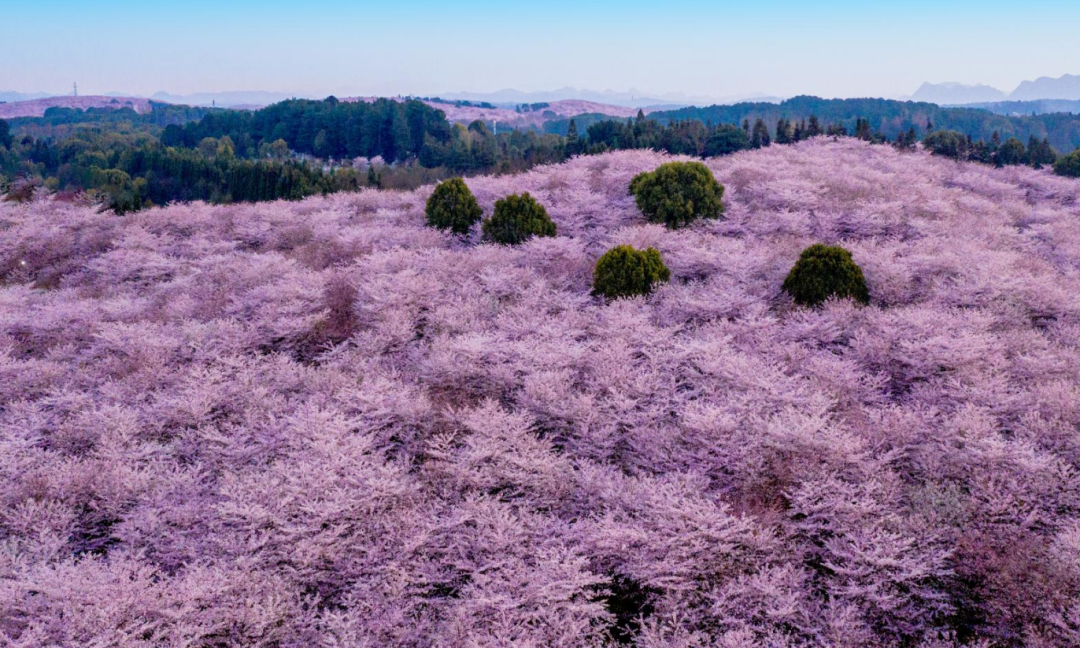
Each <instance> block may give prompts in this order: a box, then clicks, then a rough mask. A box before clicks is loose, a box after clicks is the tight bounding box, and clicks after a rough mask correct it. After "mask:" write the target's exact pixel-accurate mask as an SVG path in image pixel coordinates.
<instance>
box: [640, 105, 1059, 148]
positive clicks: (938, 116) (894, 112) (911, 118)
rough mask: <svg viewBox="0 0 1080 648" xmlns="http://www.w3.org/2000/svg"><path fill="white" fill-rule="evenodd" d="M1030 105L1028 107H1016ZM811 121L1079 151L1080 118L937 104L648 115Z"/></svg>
mask: <svg viewBox="0 0 1080 648" xmlns="http://www.w3.org/2000/svg"><path fill="white" fill-rule="evenodd" d="M1018 103H1029V102H1018ZM810 115H816V116H817V117H818V119H820V120H821V121H822V122H825V123H830V124H832V123H838V124H843V125H844V126H845V127H846V128H847V129H848V130H849V131H853V130H854V127H855V123H856V121H857V120H859V119H867V120H869V121H870V128H871V130H874V131H877V132H880V133H881V134H882V135H884V136H885V137H887V138H889V139H893V140H894V139H896V137H897V136H899V135H900V134H901V133H906V132H907V131H908V130H909V129H911V128H914V129H915V133H916V135H917V136H918V137H920V138H922V137H924V136H925V135H926V127H927V125H928V124H931V125H932V126H933V128H935V129H939V130H953V131H957V132H960V133H963V134H964V135H967V136H970V137H971V138H972V139H974V140H976V141H978V140H984V141H989V140H990V138H991V137H993V135H994V133H995V132H996V133H998V135H999V136H1000V137H1002V138H1004V139H1007V138H1009V137H1015V138H1017V139H1019V140H1022V141H1028V140H1029V139H1030V138H1031V137H1035V138H1036V139H1039V140H1041V139H1043V138H1046V139H1049V140H1050V144H1051V145H1052V146H1053V147H1054V148H1055V149H1057V150H1058V151H1061V152H1065V153H1067V152H1070V151H1073V150H1075V149H1077V148H1080V115H1075V114H1071V113H1052V114H1042V115H1022V116H1006V115H999V114H995V113H992V112H990V111H987V110H982V109H979V108H953V107H949V108H943V107H941V106H938V105H936V104H931V103H920V102H914V101H893V100H889V99H819V98H817V97H795V98H793V99H788V100H787V101H784V102H781V103H779V104H771V103H740V104H733V105H730V106H709V107H707V108H681V109H679V110H670V111H665V112H656V113H651V114H650V115H649V119H654V120H656V121H658V122H660V123H662V124H667V123H670V122H673V121H683V120H687V119H693V120H697V121H702V122H706V123H708V122H712V123H714V124H725V123H727V124H735V123H742V122H743V121H745V120H747V119H749V120H750V121H751V122H752V121H754V120H756V119H758V118H760V119H762V120H764V121H765V123H767V124H770V125H771V124H775V123H777V121H778V120H780V119H786V120H789V121H797V120H802V119H807V118H809V117H810Z"/></svg>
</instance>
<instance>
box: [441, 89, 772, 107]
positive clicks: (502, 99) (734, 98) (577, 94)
mask: <svg viewBox="0 0 1080 648" xmlns="http://www.w3.org/2000/svg"><path fill="white" fill-rule="evenodd" d="M438 96H439V97H440V98H441V99H460V100H464V101H486V102H487V103H491V104H495V105H498V106H515V105H518V104H529V103H539V102H551V101H567V100H581V101H591V102H594V103H600V104H607V105H611V106H623V107H626V108H660V107H664V108H674V107H682V106H707V105H712V104H731V103H738V102H740V101H765V102H771V103H775V102H779V101H781V98H780V97H774V96H772V95H766V94H762V93H752V94H745V95H731V96H726V97H709V96H700V95H699V96H693V95H686V94H682V93H678V92H674V93H667V94H662V95H650V94H648V93H643V92H641V91H639V90H633V89H631V90H627V91H625V92H620V91H617V90H601V91H597V90H581V89H578V88H559V89H558V90H541V91H536V92H525V91H522V90H514V89H512V88H507V89H504V90H498V91H496V92H445V93H442V94H440V95H438Z"/></svg>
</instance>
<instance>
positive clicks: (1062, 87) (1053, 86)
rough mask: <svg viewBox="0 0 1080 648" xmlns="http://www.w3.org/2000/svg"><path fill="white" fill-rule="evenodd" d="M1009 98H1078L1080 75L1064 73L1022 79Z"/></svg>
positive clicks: (1026, 99)
mask: <svg viewBox="0 0 1080 648" xmlns="http://www.w3.org/2000/svg"><path fill="white" fill-rule="evenodd" d="M1009 98H1010V99H1013V100H1016V101H1031V100H1035V99H1073V100H1076V99H1080V75H1075V74H1065V75H1062V76H1060V77H1058V78H1056V79H1053V78H1050V77H1039V78H1038V79H1035V80H1034V81H1024V82H1023V83H1021V84H1020V85H1019V86H1017V87H1016V90H1013V92H1012V94H1011V95H1010V96H1009Z"/></svg>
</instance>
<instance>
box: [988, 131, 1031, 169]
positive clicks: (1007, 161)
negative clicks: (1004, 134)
mask: <svg viewBox="0 0 1080 648" xmlns="http://www.w3.org/2000/svg"><path fill="white" fill-rule="evenodd" d="M1024 154H1025V149H1024V143H1023V142H1021V141H1020V140H1018V139H1016V138H1015V137H1010V138H1009V139H1007V140H1005V143H1004V144H1002V145H1001V148H1000V149H998V152H997V156H996V158H995V163H996V164H997V165H998V166H1011V165H1014V164H1023V163H1024Z"/></svg>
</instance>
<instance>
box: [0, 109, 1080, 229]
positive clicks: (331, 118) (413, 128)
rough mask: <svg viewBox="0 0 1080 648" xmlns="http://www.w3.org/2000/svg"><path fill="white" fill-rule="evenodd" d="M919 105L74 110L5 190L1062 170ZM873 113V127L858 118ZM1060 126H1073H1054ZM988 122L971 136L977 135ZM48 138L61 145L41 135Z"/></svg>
mask: <svg viewBox="0 0 1080 648" xmlns="http://www.w3.org/2000/svg"><path fill="white" fill-rule="evenodd" d="M896 106H904V107H906V108H905V110H908V111H909V112H907V113H904V115H903V116H897V115H895V114H893V115H892V117H888V118H886V117H885V113H884V112H882V111H885V110H886V109H887V108H888V109H892V108H895V107H896ZM920 106H922V107H925V110H927V111H928V112H927V113H926V114H930V115H940V114H946V113H944V112H942V111H943V110H945V109H940V108H938V107H937V106H932V105H931V104H913V103H910V102H887V101H881V100H844V101H839V102H836V101H826V100H820V99H814V98H806V97H803V98H799V99H796V100H791V101H788V102H784V103H783V104H779V105H774V104H740V105H737V106H713V107H710V108H701V109H684V110H681V111H672V112H669V113H654V114H653V115H650V116H649V117H648V118H646V117H645V115H644V113H643V112H641V111H639V112H638V115H637V117H636V118H631V119H628V120H625V121H623V120H615V119H611V118H609V117H605V118H603V119H595V118H594V116H591V115H585V116H581V117H580V119H581V120H582V126H580V127H579V124H578V122H577V119H578V118H575V119H571V120H569V121H567V122H566V124H565V125H566V130H565V134H564V135H559V134H555V133H541V132H538V131H535V130H508V131H503V132H500V133H498V134H495V133H493V132H492V131H491V130H490V129H489V128H488V127H487V125H486V124H484V123H483V122H481V121H474V122H472V123H471V124H469V125H468V126H465V125H463V124H451V123H449V122H447V121H446V119H445V116H444V114H443V112H442V111H440V110H436V109H434V108H431V107H430V106H428V105H427V104H424V103H422V102H420V101H414V100H407V101H394V100H388V99H379V100H376V101H373V102H341V101H338V100H336V99H334V98H333V97H330V98H328V99H326V100H323V101H311V100H290V101H284V102H281V103H278V104H274V105H272V106H268V107H267V108H264V109H261V110H257V111H254V112H248V111H236V110H210V111H208V112H204V113H201V114H200V113H198V112H185V111H183V110H179V108H178V107H159V106H155V109H154V111H151V113H150V114H148V115H146V116H139V115H135V114H134V113H131V114H127V115H124V114H121V113H122V111H112V114H104V113H99V112H86V113H84V112H82V111H64V110H63V109H61V110H60V111H57V112H51V113H49V114H47V115H46V117H44V118H39V119H38V121H36V122H34V121H26V120H20V121H19V122H18V124H17V129H16V130H15V131H14V132H12V131H11V130H10V129H9V128H8V125H7V124H6V123H4V122H2V121H0V125H2V126H0V134H2V136H0V176H2V177H0V184H7V185H19V186H20V187H21V188H22V189H21V191H22V193H24V194H25V193H26V191H27V189H26V187H28V186H29V187H32V186H45V187H46V188H48V189H51V190H54V191H92V192H94V193H96V194H98V195H100V196H101V197H102V200H103V202H104V203H105V204H106V205H108V206H110V207H111V208H112V209H114V210H116V211H117V212H126V211H131V210H134V209H140V208H142V207H145V206H148V205H160V204H164V203H167V202H170V201H177V200H207V201H212V202H232V201H257V200H275V199H281V198H285V199H296V198H302V197H304V196H308V195H311V194H314V193H326V192H331V191H339V190H346V189H355V188H358V187H367V186H376V187H382V188H402V189H409V188H414V187H416V186H419V185H421V184H425V183H430V182H434V181H438V180H442V179H444V178H447V177H450V176H452V175H467V174H475V173H489V174H499V173H513V172H519V171H523V170H526V169H528V168H530V167H532V166H535V165H537V164H545V163H554V162H560V161H562V160H564V159H566V158H567V157H569V156H573V155H582V154H594V153H602V152H604V151H610V150H620V149H653V150H658V151H665V152H668V153H672V154H679V155H692V156H701V157H711V156H716V155H726V154H730V153H734V152H736V151H740V150H745V149H751V148H760V147H763V146H769V145H771V144H774V143H775V144H788V143H794V142H798V141H801V140H804V139H807V138H811V137H815V136H817V135H833V136H837V137H840V136H849V135H850V136H854V137H858V138H860V139H864V140H866V141H870V142H875V143H886V142H889V143H894V144H895V145H897V146H898V147H900V148H914V147H915V145H916V143H917V142H918V141H920V140H923V139H925V140H926V146H927V148H928V149H930V150H931V151H932V152H934V153H936V154H939V155H948V156H949V157H953V158H955V159H964V160H974V161H980V162H988V163H992V164H998V165H1007V164H1031V165H1032V166H1043V165H1049V164H1053V163H1054V162H1055V160H1056V159H1057V154H1056V152H1055V150H1054V148H1055V147H1054V145H1053V139H1052V138H1051V137H1050V136H1049V135H1044V136H1042V137H1038V136H1036V135H1034V134H1032V135H1030V136H1028V137H1027V141H1028V144H1027V145H1026V146H1025V145H1024V144H1023V140H1021V139H1019V138H1018V137H1015V136H1012V135H1010V134H1009V131H1000V132H999V131H991V133H990V134H989V135H988V136H987V137H986V138H985V139H984V138H981V137H975V136H973V135H972V134H970V133H967V132H964V131H963V130H957V129H956V128H954V127H953V125H954V124H956V123H957V120H958V118H957V114H960V115H966V114H968V112H973V113H978V114H980V115H981V117H980V118H981V119H983V120H985V119H988V118H992V119H1005V118H1003V117H1000V116H996V115H991V114H990V113H986V112H985V111H967V112H965V111H961V112H960V113H955V112H953V111H954V109H948V110H949V111H951V112H949V113H947V114H949V115H951V121H950V120H946V122H945V124H940V123H938V124H937V125H936V128H937V129H936V130H935V122H933V121H932V120H931V119H929V118H927V119H926V120H925V121H918V120H919V119H921V118H922V116H923V115H924V113H923V112H920V111H921V110H923V108H917V107H920ZM815 107H821V108H823V109H824V113H825V115H827V116H828V117H823V116H822V115H819V114H818V113H817V112H815V111H814V110H813V109H814V108H815ZM860 107H863V108H866V109H867V112H868V115H869V116H855V117H849V112H850V111H854V110H857V109H859V108H860ZM158 110H161V111H162V112H161V114H159V115H156V116H155V115H154V113H155V112H157V111H158ZM192 110H196V111H197V110H205V109H192ZM754 111H773V112H774V114H777V115H779V116H777V117H776V118H775V119H773V120H771V121H770V120H768V119H766V118H765V117H763V116H757V117H751V116H749V115H751V114H753V112H754ZM129 112H130V111H129ZM675 115H681V116H684V117H683V118H679V119H676V118H674V116H675ZM787 115H796V116H794V117H789V116H787ZM654 116H658V117H659V118H658V119H654V118H653V117H654ZM196 117H197V119H196ZM712 117H716V119H712ZM737 117H740V118H738V119H736V118H737ZM1050 117H1062V118H1065V117H1069V116H1053V115H1045V116H1043V118H1050ZM136 118H137V119H136ZM1033 119H1034V118H1033ZM125 120H126V121H125ZM132 120H135V121H132ZM897 120H899V121H897ZM909 122H910V123H909ZM162 124H164V126H163V127H162V126H161V125H162ZM981 124H983V122H979V123H978V124H976V123H975V122H971V123H969V124H967V126H968V127H970V128H972V129H976V130H977V129H978V128H982V126H981ZM883 125H884V126H883ZM900 125H906V128H899V126H900ZM61 126H63V127H69V126H70V127H71V128H73V129H74V130H72V131H70V132H68V133H66V134H65V135H63V136H61V135H58V134H56V132H55V131H48V130H47V129H55V128H58V127H61ZM35 129H37V130H38V131H41V130H42V129H45V130H46V131H47V132H50V133H52V135H50V136H43V137H33V136H31V135H30V134H28V133H30V132H35ZM1057 136H1058V137H1061V135H1060V134H1058V135H1057ZM1066 150H1072V149H1071V148H1070V149H1066ZM1075 158H1076V155H1075V154H1074V155H1073V156H1072V158H1069V159H1075ZM1071 164H1072V163H1071V162H1069V161H1068V160H1066V162H1063V163H1062V164H1060V165H1058V166H1056V167H1055V170H1057V171H1058V172H1059V173H1062V174H1065V175H1068V174H1070V173H1071V171H1070V170H1071V169H1074V168H1075V165H1072V166H1070V165H1071Z"/></svg>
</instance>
